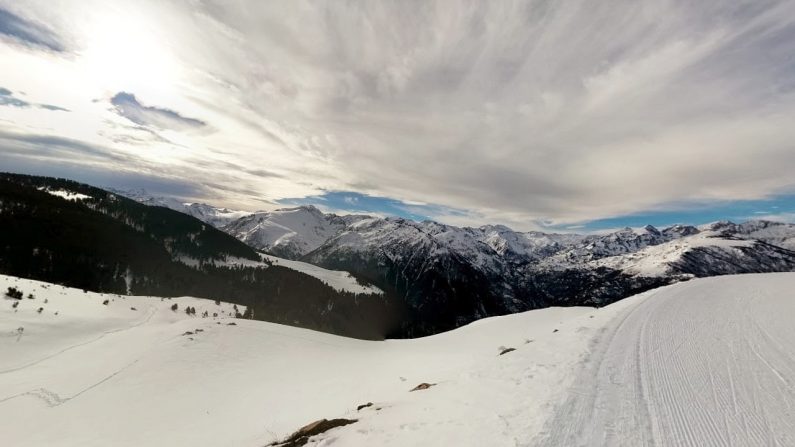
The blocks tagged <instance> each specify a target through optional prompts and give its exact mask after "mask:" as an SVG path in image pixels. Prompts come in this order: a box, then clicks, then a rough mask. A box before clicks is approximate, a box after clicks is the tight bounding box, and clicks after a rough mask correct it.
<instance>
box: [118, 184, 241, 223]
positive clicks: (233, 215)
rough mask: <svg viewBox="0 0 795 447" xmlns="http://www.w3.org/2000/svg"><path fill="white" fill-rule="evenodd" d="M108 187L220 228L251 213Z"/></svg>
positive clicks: (144, 202) (134, 198) (146, 203)
mask: <svg viewBox="0 0 795 447" xmlns="http://www.w3.org/2000/svg"><path fill="white" fill-rule="evenodd" d="M106 189H107V190H108V191H111V192H113V193H115V194H118V195H120V196H124V197H127V198H129V199H133V200H135V201H136V202H139V203H143V204H144V205H149V206H162V207H166V208H170V209H172V210H174V211H179V212H181V213H185V214H187V215H190V216H193V217H195V218H197V219H199V220H201V221H203V222H206V223H208V224H210V225H212V226H214V227H216V228H220V227H222V226H224V225H226V224H228V223H230V222H232V221H234V220H237V219H240V218H241V217H244V216H248V215H250V214H251V213H250V212H248V211H235V210H230V209H228V208H219V207H216V206H212V205H207V204H206V203H196V202H183V201H181V200H177V199H175V198H173V197H165V196H153V195H151V194H149V193H148V192H147V191H146V190H144V189H129V190H119V189H113V188H106Z"/></svg>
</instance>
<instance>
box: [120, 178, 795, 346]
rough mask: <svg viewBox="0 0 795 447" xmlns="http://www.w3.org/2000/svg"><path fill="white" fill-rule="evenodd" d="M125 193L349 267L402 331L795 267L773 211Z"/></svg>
mask: <svg viewBox="0 0 795 447" xmlns="http://www.w3.org/2000/svg"><path fill="white" fill-rule="evenodd" d="M130 196H131V197H134V198H135V199H136V200H139V201H141V202H143V203H149V204H152V205H159V206H166V207H170V208H173V209H177V210H180V211H182V212H185V213H188V214H191V215H193V216H195V217H197V218H199V219H202V220H204V221H205V222H207V223H210V224H212V225H215V226H217V227H219V228H220V229H221V230H222V231H224V232H226V233H228V234H230V235H232V236H234V237H235V238H237V239H239V240H240V241H242V242H244V243H246V244H247V245H249V246H251V247H253V248H256V249H258V250H261V251H263V252H266V253H269V254H272V255H275V256H280V257H283V258H287V259H291V260H299V261H303V262H306V263H309V264H313V265H316V266H320V267H323V268H326V269H332V270H344V271H347V272H350V273H351V274H353V275H354V276H356V277H357V278H359V279H360V280H361V281H362V282H364V283H366V284H372V285H374V286H375V287H377V288H379V289H380V290H383V291H385V293H386V295H387V296H390V297H393V298H394V299H396V300H398V301H400V302H401V303H402V305H404V306H405V307H406V309H407V310H406V315H405V316H404V317H403V318H402V320H401V326H400V329H399V331H398V333H399V335H400V336H405V337H414V336H422V335H428V334H432V333H437V332H441V331H444V330H448V329H452V328H454V327H458V326H460V325H462V324H466V323H468V322H470V321H473V320H476V319H479V318H483V317H487V316H492V315H501V314H507V313H515V312H520V311H525V310H530V309H535V308H541V307H548V306H560V305H563V306H568V305H594V306H603V305H606V304H609V303H612V302H614V301H617V300H619V299H622V298H625V297H627V296H630V295H633V294H635V293H639V292H642V291H644V290H648V289H650V288H654V287H658V286H661V285H666V284H671V283H674V282H679V281H684V280H688V279H690V278H694V277H705V276H715V275H724V274H737V273H758V272H775V271H793V270H795V251H793V250H795V225H792V224H786V223H779V222H769V221H750V222H745V223H742V224H736V223H732V222H716V223H712V224H709V225H702V226H698V227H696V226H690V225H674V226H670V227H667V228H663V229H658V228H655V227H653V226H650V225H649V226H646V227H644V228H640V229H633V228H624V229H620V230H617V231H613V232H610V233H607V234H554V233H543V232H519V231H514V230H512V229H510V228H508V227H505V226H501V225H486V226H481V227H478V228H470V227H463V228H461V227H456V226H452V225H445V224H441V223H438V222H433V221H423V222H416V221H412V220H408V219H403V218H398V217H387V218H382V217H374V216H367V215H336V214H331V213H323V212H322V211H320V210H319V209H318V208H316V207H314V206H299V207H292V208H285V209H280V210H275V211H260V212H254V213H244V212H234V211H230V210H227V209H224V208H215V207H212V206H210V205H198V204H186V203H181V202H179V201H174V200H167V199H163V198H153V197H150V196H147V195H146V194H145V193H144V194H141V193H140V192H139V193H138V194H137V195H130ZM198 209H202V210H204V211H202V213H201V214H200V213H198V212H196V211H195V210H198ZM232 215H237V216H239V217H231V216H232ZM218 216H224V218H220V219H219V218H218ZM227 217H229V218H227Z"/></svg>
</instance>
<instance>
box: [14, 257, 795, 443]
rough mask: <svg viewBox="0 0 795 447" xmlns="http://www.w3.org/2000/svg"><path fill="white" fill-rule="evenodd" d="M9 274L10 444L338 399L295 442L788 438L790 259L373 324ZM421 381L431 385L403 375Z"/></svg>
mask: <svg viewBox="0 0 795 447" xmlns="http://www.w3.org/2000/svg"><path fill="white" fill-rule="evenodd" d="M9 285H14V286H17V287H19V288H20V289H22V290H23V291H24V292H25V293H26V294H27V293H28V292H33V293H34V294H35V295H36V299H35V300H27V299H23V300H22V301H21V302H20V304H19V307H18V309H17V312H14V309H13V308H12V307H11V302H12V300H10V299H0V334H2V336H0V421H2V427H0V429H1V430H2V433H3V443H4V444H7V445H25V446H50V445H59V446H94V445H114V446H136V447H137V446H140V445H147V446H172V445H191V446H217V445H235V446H246V445H250V446H262V445H266V444H268V443H269V442H272V441H275V440H277V439H283V438H284V437H285V436H287V435H289V434H290V433H291V432H293V431H294V430H296V429H297V428H299V427H301V426H303V425H305V424H307V423H309V422H312V421H314V420H317V419H320V418H327V419H331V418H340V417H345V418H351V419H358V422H356V423H355V424H352V425H349V426H346V427H341V428H336V429H333V430H331V431H329V432H326V433H324V434H321V435H319V436H317V437H316V438H313V443H311V444H310V445H317V446H329V445H342V446H372V445H378V446H407V445H457V446H484V445H490V446H508V445H510V446H513V445H551V446H557V445H644V442H643V440H650V439H652V438H653V439H654V440H655V441H656V442H657V444H659V445H682V444H687V445H705V446H706V445H729V444H733V445H765V444H767V445H776V443H778V444H779V445H792V443H793V436H794V435H795V432H794V431H793V430H794V429H793V424H792V422H791V418H790V417H788V415H789V414H790V410H789V408H792V407H793V404H795V399H793V397H794V396H793V389H792V386H791V385H790V384H791V383H792V382H793V380H795V364H794V363H793V358H792V356H791V355H790V351H789V347H790V346H792V345H793V343H795V330H794V329H793V326H792V325H791V324H790V323H791V320H792V317H793V315H795V300H793V299H792V292H791V291H792V290H793V289H795V274H791V273H790V274H765V275H743V276H733V277H720V278H708V279H703V280H702V279H699V280H693V281H690V282H686V283H681V284H677V285H673V286H669V287H665V288H662V289H658V290H654V291H650V292H646V293H644V294H641V295H637V296H635V297H631V298H628V299H625V300H622V301H620V302H618V303H615V304H613V305H610V306H607V307H605V308H601V309H592V308H583V307H579V308H577V307H575V308H549V309H543V310H537V311H530V312H525V313H521V314H515V315H509V316H504V317H496V318H489V319H484V320H480V321H477V322H475V323H473V324H470V325H468V326H464V327H462V328H459V329H457V330H454V331H451V332H447V333H443V334H439V335H435V336H431V337H426V338H421V339H414V340H388V341H380V342H379V341H363V340H354V339H347V338H343V337H338V336H333V335H328V334H323V333H319V332H314V331H310V330H305V329H298V328H292V327H288V326H282V325H277V324H271V323H264V322H258V321H248V320H234V322H235V323H236V325H235V326H229V325H227V323H228V322H231V321H233V320H232V319H228V318H223V319H221V318H219V319H214V318H200V317H191V316H188V315H186V314H185V313H184V311H183V308H184V306H186V305H193V306H195V307H196V310H197V314H201V312H202V311H203V310H204V309H207V310H210V311H212V310H213V309H216V308H219V306H216V305H215V304H214V303H213V302H212V301H206V300H199V299H194V298H177V299H173V300H167V299H166V300H163V301H161V300H160V299H159V298H152V297H121V296H113V295H104V296H103V295H99V294H93V293H83V292H82V291H80V290H75V289H65V288H62V287H60V286H55V285H51V286H47V285H46V284H44V283H40V282H36V281H29V280H22V279H16V278H13V277H8V276H0V287H2V290H4V289H5V287H7V286H9ZM45 287H48V288H45ZM44 299H47V300H48V303H47V304H43V300H44ZM104 299H109V300H110V302H109V305H108V306H103V305H102V304H101V303H102V300H104ZM175 302H176V303H179V307H180V309H179V312H172V311H171V310H170V308H169V307H170V306H171V304H172V303H175ZM40 306H42V307H44V308H45V310H44V311H43V312H42V313H41V314H39V313H37V312H36V311H35V309H36V308H38V307H40ZM130 307H136V309H137V310H136V311H132V310H130ZM220 308H221V309H222V310H230V306H229V305H228V304H225V303H222V305H221V306H220ZM56 310H57V311H58V312H59V313H58V315H55V314H54V312H55V311H56ZM241 311H242V309H241ZM217 323H221V324H217ZM18 327H24V328H25V329H24V332H23V333H22V335H21V336H20V335H19V334H18V332H17V328H18ZM196 329H202V330H203V331H202V332H198V333H194V334H193V335H182V334H183V333H184V332H186V331H192V332H195V331H196ZM501 347H511V348H515V349H516V350H515V351H513V352H510V353H507V354H505V355H498V352H499V349H500V348H501ZM421 382H428V383H435V384H436V385H435V386H432V387H431V388H429V389H427V390H422V391H415V392H409V390H410V389H412V388H413V387H414V386H416V385H417V384H419V383H421ZM367 402H372V403H373V404H374V405H373V406H371V407H368V408H364V409H362V410H361V411H357V410H356V407H357V406H358V405H361V404H365V403H367ZM639 440H640V442H638V441H639Z"/></svg>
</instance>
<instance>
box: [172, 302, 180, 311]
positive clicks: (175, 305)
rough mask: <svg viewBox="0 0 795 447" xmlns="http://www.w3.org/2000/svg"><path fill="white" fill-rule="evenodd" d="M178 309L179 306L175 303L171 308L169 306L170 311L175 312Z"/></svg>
mask: <svg viewBox="0 0 795 447" xmlns="http://www.w3.org/2000/svg"><path fill="white" fill-rule="evenodd" d="M178 307H179V306H177V303H174V305H173V306H171V310H173V311H174V312H176V311H177V308H178Z"/></svg>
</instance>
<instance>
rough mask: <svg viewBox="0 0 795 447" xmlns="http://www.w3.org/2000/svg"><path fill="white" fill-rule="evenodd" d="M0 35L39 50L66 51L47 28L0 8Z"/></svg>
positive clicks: (57, 38)
mask: <svg viewBox="0 0 795 447" xmlns="http://www.w3.org/2000/svg"><path fill="white" fill-rule="evenodd" d="M0 35H3V36H6V37H8V38H11V39H12V40H14V41H16V42H19V43H22V44H24V45H28V46H31V47H36V48H39V49H46V50H50V51H55V52H63V51H66V48H65V47H64V45H63V43H62V42H61V40H60V38H59V37H58V36H57V35H56V34H55V33H54V32H52V31H51V30H50V29H49V28H47V27H46V26H44V25H41V24H39V23H36V22H33V21H31V20H28V19H25V18H22V17H20V16H18V15H16V14H14V13H13V12H11V11H9V10H7V9H5V8H2V7H0Z"/></svg>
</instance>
